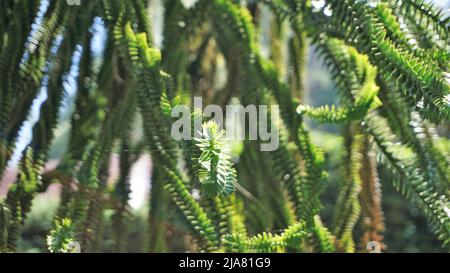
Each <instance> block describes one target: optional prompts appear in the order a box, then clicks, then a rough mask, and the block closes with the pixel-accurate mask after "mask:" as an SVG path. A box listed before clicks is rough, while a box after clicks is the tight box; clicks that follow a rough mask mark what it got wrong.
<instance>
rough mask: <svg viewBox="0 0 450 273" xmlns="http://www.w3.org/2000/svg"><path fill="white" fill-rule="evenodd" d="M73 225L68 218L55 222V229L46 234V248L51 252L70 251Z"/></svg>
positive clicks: (72, 240) (72, 239)
mask: <svg viewBox="0 0 450 273" xmlns="http://www.w3.org/2000/svg"><path fill="white" fill-rule="evenodd" d="M74 234H75V232H74V226H73V224H72V220H70V219H68V218H64V219H61V221H56V222H55V229H53V230H52V231H50V235H48V236H47V245H48V250H49V251H50V252H52V253H67V252H71V251H72V247H73V246H72V245H71V244H72V243H74Z"/></svg>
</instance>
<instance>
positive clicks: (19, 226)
mask: <svg viewBox="0 0 450 273" xmlns="http://www.w3.org/2000/svg"><path fill="white" fill-rule="evenodd" d="M158 4H159V5H158ZM155 22H157V24H158V25H161V26H160V27H155V26H154V24H155ZM449 36H450V17H449V16H446V15H445V13H444V12H443V11H442V10H441V9H440V8H438V7H436V6H433V5H431V4H429V3H428V2H424V1H423V0H401V1H399V0H380V1H375V0H367V1H364V0H326V1H325V0H270V1H269V0H260V1H250V0H249V1H236V0H196V1H181V0H161V1H151V0H150V1H148V0H98V1H87V0H86V1H85V0H80V1H57V0H35V1H25V0H3V1H0V177H2V178H3V179H2V181H3V183H4V184H3V185H2V187H3V188H4V189H5V190H4V191H5V194H4V196H2V197H0V252H23V251H33V252H56V253H58V252H73V251H77V250H81V251H82V252H180V251H191V252H192V251H194V252H319V253H320V252H350V253H352V252H373V251H376V252H379V251H383V252H384V251H392V252H395V251H399V252H419V251H431V252H444V251H449V250H450V195H449V194H450V168H449V162H450V141H449V135H450V68H449V65H450V62H449V60H450V37H449ZM311 50H313V51H314V52H311ZM311 57H313V58H314V62H312V61H311V60H310V59H311ZM317 62H320V63H322V66H320V65H318V64H317ZM324 69H326V71H327V72H324ZM315 72H317V73H319V74H315ZM316 86H319V87H320V86H322V87H320V88H316ZM324 86H325V87H324ZM327 88H328V89H329V91H330V92H327V90H326V89H327ZM317 89H318V90H320V91H321V92H322V93H320V92H317ZM314 91H315V92H314ZM194 97H201V98H202V99H203V104H204V105H203V106H207V105H217V106H221V107H222V109H224V111H225V106H226V105H240V106H242V108H243V107H252V106H261V105H264V106H279V108H276V107H275V108H273V107H268V112H267V113H266V114H267V117H266V119H265V120H264V119H261V117H260V118H259V119H254V120H252V119H251V117H249V118H248V120H249V125H250V126H242V127H239V128H240V130H241V131H242V133H243V135H244V136H248V135H250V134H251V128H250V127H252V125H254V126H256V127H258V128H260V127H263V128H265V129H267V130H272V131H275V132H276V135H277V137H278V138H277V140H278V142H277V143H278V146H277V149H275V150H273V151H263V149H261V147H264V145H265V144H267V141H266V139H259V140H253V139H246V140H242V141H241V140H238V141H236V140H233V141H230V140H229V139H228V138H226V137H225V135H226V133H227V132H226V131H225V130H222V129H221V127H223V126H220V125H223V124H220V123H217V122H215V120H214V119H212V118H211V116H207V115H206V114H204V113H203V112H202V111H199V110H198V109H196V110H193V111H189V110H190V109H193V108H194V106H195V105H194V104H195V103H194V101H195V100H194ZM180 107H183V109H187V111H188V116H189V119H188V121H189V122H188V124H187V126H186V127H189V128H190V129H191V132H192V133H195V134H196V137H194V138H189V139H181V140H178V138H177V137H174V135H173V128H174V125H175V124H177V122H178V121H179V120H178V118H179V116H176V117H175V116H174V114H173V113H175V112H176V113H178V110H179V109H180ZM245 109H250V108H245ZM276 109H279V111H275V110H276ZM227 114H229V113H223V115H224V116H226V115H227ZM249 116H250V115H249ZM243 120H244V121H247V119H246V117H245V115H244V118H243ZM227 122H228V120H227ZM199 125H200V128H201V129H200V130H198V129H199ZM227 125H229V124H227ZM330 125H332V126H330ZM224 127H225V128H226V129H227V130H228V128H231V127H229V126H224ZM26 128H29V129H30V128H31V129H30V130H29V132H28V133H26V132H27V131H26ZM259 132H261V131H259ZM24 135H27V136H29V137H30V141H24V140H23V139H24ZM146 156H147V157H149V158H150V161H151V164H147V165H148V166H147V167H149V169H150V170H145V172H146V174H147V173H150V175H149V176H150V178H149V179H148V180H149V181H146V182H147V183H148V184H149V188H150V190H149V193H148V195H149V196H148V198H147V199H148V202H146V203H145V205H144V206H142V207H141V208H140V209H139V210H136V209H135V208H133V207H131V206H130V203H131V202H132V200H131V199H132V198H131V195H132V192H133V190H132V186H133V185H132V183H131V181H132V173H133V168H134V167H135V166H136V165H137V164H138V161H139V160H140V159H142V158H143V157H146ZM55 159H57V160H55ZM49 163H52V164H49ZM50 165H54V166H53V167H49V166H50ZM14 167H15V169H16V170H17V172H16V173H14V172H13V174H14V179H9V180H13V181H9V182H8V183H7V182H6V181H7V179H6V178H5V177H7V176H10V173H11V172H10V170H11V169H14ZM150 167H151V168H150ZM7 170H8V172H7ZM139 175H141V176H142V175H143V174H142V173H141V174H138V176H139ZM140 190H142V188H141V189H140ZM138 191H139V190H138ZM49 200H50V201H49ZM58 200H59V201H58ZM405 241H407V243H405Z"/></svg>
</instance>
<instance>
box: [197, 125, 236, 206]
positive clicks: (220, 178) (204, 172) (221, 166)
mask: <svg viewBox="0 0 450 273" xmlns="http://www.w3.org/2000/svg"><path fill="white" fill-rule="evenodd" d="M196 141H197V142H198V143H197V146H198V147H199V148H200V150H201V154H200V156H199V158H198V162H199V164H200V166H201V169H200V170H199V171H198V176H199V181H200V183H201V186H202V193H204V194H205V195H206V196H209V197H215V196H228V195H230V194H232V193H233V192H234V191H235V184H236V171H235V170H234V169H233V167H232V163H231V162H230V159H229V158H230V156H229V155H228V154H227V153H226V151H225V147H224V144H225V143H224V131H219V129H218V125H217V124H216V123H215V122H211V121H210V122H208V123H206V124H204V125H203V133H202V138H200V139H197V140H196Z"/></svg>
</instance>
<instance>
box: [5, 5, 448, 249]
mask: <svg viewBox="0 0 450 273" xmlns="http://www.w3.org/2000/svg"><path fill="white" fill-rule="evenodd" d="M151 2H152V4H151V5H152V6H151V8H150V12H151V11H152V10H153V11H155V14H156V13H157V12H159V11H160V10H161V9H162V7H161V1H160V0H152V1H151ZM429 2H434V3H435V4H437V5H439V6H442V7H443V8H450V1H448V0H435V1H429ZM152 18H153V20H154V22H153V26H154V28H155V35H158V34H159V35H160V34H161V31H160V28H161V22H160V20H161V18H158V16H153V17H152ZM262 20H264V17H263V18H262ZM262 25H264V23H262ZM100 37H101V34H100ZM155 40H156V41H157V42H158V41H159V42H161V40H162V37H156V39H155ZM261 41H262V43H264V37H262V38H261ZM99 46H101V45H99ZM263 46H264V44H263ZM263 51H264V50H263ZM307 67H308V70H307V77H306V79H307V89H308V95H307V97H306V99H307V104H309V105H313V106H318V105H338V104H339V99H338V95H337V90H336V87H335V85H334V81H333V79H332V77H331V75H330V73H329V72H328V70H327V69H326V68H325V67H324V65H323V64H322V60H321V59H320V58H318V56H317V55H316V52H315V49H314V48H310V49H309V50H308V66H307ZM69 95H70V94H69ZM71 100H73V97H71V96H68V99H67V102H66V106H67V108H66V112H67V113H71V112H72V111H73V109H71V108H70V107H73V103H71V102H70V101H71ZM69 119H70V115H66V116H63V117H62V118H61V123H60V125H59V126H58V128H57V130H56V137H55V140H54V142H53V144H52V147H51V150H50V158H51V159H52V160H54V161H57V160H58V159H60V157H61V155H63V154H64V151H65V149H66V146H67V140H68V139H69V138H68V134H69V133H70V120H69ZM308 126H309V128H310V129H311V134H312V140H313V142H314V143H316V144H318V145H320V146H321V147H322V148H323V149H324V151H325V155H326V166H327V167H326V170H327V171H328V173H329V179H328V185H327V188H326V190H325V192H324V193H323V194H322V202H323V205H324V207H325V209H323V210H322V214H321V216H322V219H323V221H324V223H325V225H330V224H331V218H332V213H333V207H334V205H335V200H336V198H337V193H338V186H339V180H340V178H341V176H340V171H341V168H342V167H343V166H342V162H343V158H344V153H345V150H344V145H343V138H342V137H341V136H340V132H341V131H342V130H343V126H340V125H333V124H317V123H315V122H313V121H308ZM134 133H135V134H141V132H134ZM447 135H448V136H449V137H450V131H449V130H447ZM135 137H136V136H135ZM26 138H27V136H26V133H25V134H24V133H23V134H22V139H26ZM441 145H445V146H446V147H447V150H450V140H448V139H447V140H446V141H443V143H441ZM146 164H147V165H148V164H149V162H148V161H144V163H143V164H142V163H141V166H140V167H141V168H140V169H138V170H137V171H135V172H134V173H133V176H135V179H133V178H132V179H131V181H132V184H133V181H134V184H133V185H132V200H131V202H135V204H134V205H133V208H134V209H133V211H132V217H130V219H131V221H130V222H129V229H130V232H129V249H128V250H129V251H130V252H141V251H143V250H145V245H146V242H147V240H148V238H144V237H145V233H143V232H139V231H142V230H143V229H145V227H146V225H148V221H147V217H148V213H147V211H146V209H145V203H146V202H148V198H147V197H146V194H148V189H147V187H148V186H147V185H148V181H145V178H144V179H139V178H142V173H143V172H148V170H149V167H148V166H144V167H142V165H146ZM9 172H11V173H13V172H14V169H13V168H10V169H9ZM379 175H380V181H381V183H382V199H383V201H382V205H383V210H384V213H385V221H386V231H385V232H384V236H385V237H384V242H385V244H386V245H387V249H386V252H445V249H443V248H442V247H441V246H440V245H441V244H440V242H439V241H438V240H437V239H436V238H435V236H434V235H433V234H432V232H431V230H430V229H429V227H428V225H427V221H426V219H425V217H424V216H423V215H422V214H420V212H419V210H418V209H417V208H416V206H415V205H414V204H412V203H410V202H406V201H405V199H404V197H403V196H402V195H401V194H400V193H398V192H397V191H396V190H395V189H394V188H393V186H392V183H391V182H390V180H391V178H390V177H389V174H388V173H387V172H383V171H381V172H380V174H379ZM12 176H14V175H6V177H12ZM3 182H4V183H3V185H2V187H0V194H4V193H5V185H6V182H5V181H3ZM57 192H58V189H55V187H50V189H49V190H48V192H47V193H44V194H40V195H39V196H37V197H36V200H35V202H33V207H32V210H31V212H30V214H29V217H28V218H27V220H26V223H25V226H24V228H23V230H22V237H21V239H20V241H19V242H18V248H17V250H18V251H19V252H39V251H42V250H45V249H47V247H46V242H45V238H46V235H47V234H48V232H49V230H50V229H51V226H52V221H53V215H54V213H55V211H56V209H57V207H58V202H59V199H58V195H57ZM173 214H174V215H172V217H176V216H175V213H173ZM104 217H105V223H108V221H111V213H108V212H106V213H105V215H104ZM175 223H176V221H175ZM105 226H108V227H109V226H111V225H110V224H105ZM184 228H185V226H184V225H181V224H180V225H179V227H172V228H171V229H169V230H168V231H167V232H169V233H176V232H178V231H180V232H182V233H184V230H179V229H184ZM103 234H110V233H109V232H104V233H103ZM360 235H361V234H360V230H359V227H358V226H356V228H355V237H360ZM172 238H177V237H176V236H172ZM100 239H103V244H102V249H101V251H104V252H110V251H111V246H112V239H111V238H99V240H100ZM108 242H109V243H108ZM182 243H183V242H179V241H177V240H174V241H173V242H171V244H172V249H176V245H177V244H180V248H179V250H180V251H181V250H183V247H182Z"/></svg>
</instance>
